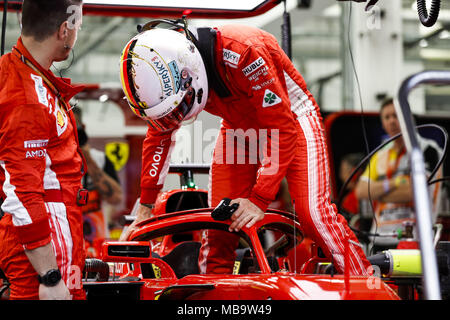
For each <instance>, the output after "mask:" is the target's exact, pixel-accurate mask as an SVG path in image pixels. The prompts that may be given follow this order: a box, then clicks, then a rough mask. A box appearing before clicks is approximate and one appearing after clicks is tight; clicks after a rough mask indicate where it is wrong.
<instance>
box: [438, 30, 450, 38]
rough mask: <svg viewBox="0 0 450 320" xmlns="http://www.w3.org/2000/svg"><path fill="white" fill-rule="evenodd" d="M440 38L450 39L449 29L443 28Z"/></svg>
mask: <svg viewBox="0 0 450 320" xmlns="http://www.w3.org/2000/svg"><path fill="white" fill-rule="evenodd" d="M439 39H450V32H448V31H447V30H443V31H442V32H441V33H440V34H439Z"/></svg>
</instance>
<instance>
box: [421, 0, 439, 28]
mask: <svg viewBox="0 0 450 320" xmlns="http://www.w3.org/2000/svg"><path fill="white" fill-rule="evenodd" d="M440 9H441V0H432V2H431V8H430V11H429V12H428V10H427V4H426V1H425V0H417V13H418V14H419V20H420V22H421V23H422V24H423V25H424V26H425V27H432V26H434V24H435V23H436V21H437V19H438V17H439V11H440Z"/></svg>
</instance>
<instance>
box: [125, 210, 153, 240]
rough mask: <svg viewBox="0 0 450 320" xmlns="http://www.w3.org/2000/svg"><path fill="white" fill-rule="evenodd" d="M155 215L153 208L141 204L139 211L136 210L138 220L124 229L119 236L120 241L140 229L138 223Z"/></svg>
mask: <svg viewBox="0 0 450 320" xmlns="http://www.w3.org/2000/svg"><path fill="white" fill-rule="evenodd" d="M151 217H153V214H152V209H150V208H148V207H146V206H144V205H142V204H139V206H138V209H137V212H136V220H134V221H133V222H132V223H131V224H130V225H129V226H128V228H126V229H124V230H123V231H122V234H121V235H120V237H119V241H127V240H128V237H129V236H130V235H131V234H132V233H133V232H134V231H135V230H137V229H138V227H137V224H138V223H139V222H141V221H144V220H147V219H149V218H151Z"/></svg>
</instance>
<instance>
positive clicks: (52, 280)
mask: <svg viewBox="0 0 450 320" xmlns="http://www.w3.org/2000/svg"><path fill="white" fill-rule="evenodd" d="M60 280H61V271H59V270H58V269H51V270H49V271H47V273H46V274H45V275H44V276H42V277H41V276H40V275H38V281H39V283H42V284H43V285H44V286H46V287H54V286H56V285H57V284H58V283H59V281H60Z"/></svg>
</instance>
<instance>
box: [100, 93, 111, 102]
mask: <svg viewBox="0 0 450 320" xmlns="http://www.w3.org/2000/svg"><path fill="white" fill-rule="evenodd" d="M108 99H109V97H108V95H107V94H102V95H101V96H100V97H98V101H100V102H106V101H108Z"/></svg>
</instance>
